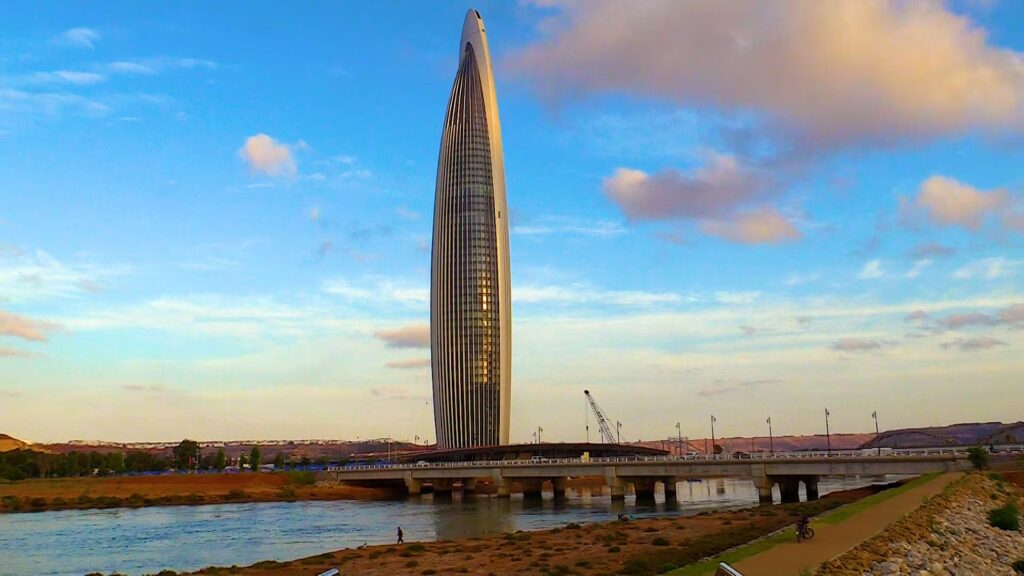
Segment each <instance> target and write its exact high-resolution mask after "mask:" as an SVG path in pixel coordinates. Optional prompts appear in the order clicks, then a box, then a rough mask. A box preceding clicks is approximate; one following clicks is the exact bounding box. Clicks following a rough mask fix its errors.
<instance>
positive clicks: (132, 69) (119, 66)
mask: <svg viewBox="0 0 1024 576" xmlns="http://www.w3.org/2000/svg"><path fill="white" fill-rule="evenodd" d="M107 69H108V70H110V71H111V72H116V73H119V74H141V75H146V76H148V75H150V74H156V70H154V69H153V67H152V66H147V65H145V64H140V63H138V62H111V63H110V64H107Z"/></svg>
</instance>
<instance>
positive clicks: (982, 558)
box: [816, 472, 1024, 576]
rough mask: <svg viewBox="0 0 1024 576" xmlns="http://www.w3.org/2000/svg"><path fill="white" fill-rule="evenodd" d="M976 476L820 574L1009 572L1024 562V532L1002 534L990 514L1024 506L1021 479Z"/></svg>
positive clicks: (875, 575) (1009, 575)
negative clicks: (1001, 508) (1016, 564)
mask: <svg viewBox="0 0 1024 576" xmlns="http://www.w3.org/2000/svg"><path fill="white" fill-rule="evenodd" d="M1011 475H1012V479H1013V480H1015V481H1016V482H1017V484H1016V485H1015V482H1012V481H1008V480H1007V479H1006V478H1005V477H1004V476H1002V475H1001V474H1000V473H977V472H975V473H971V474H968V475H966V476H964V477H962V478H961V479H959V480H958V481H956V482H954V483H952V484H950V485H949V486H947V487H946V489H945V490H943V491H942V493H940V494H938V495H936V496H935V497H933V498H930V499H929V500H927V501H926V502H925V503H923V504H922V505H921V506H920V507H919V508H917V509H916V510H915V511H913V512H911V513H910V514H908V515H907V516H905V517H904V518H903V519H901V520H899V521H898V522H895V523H894V524H892V525H891V526H890V527H889V528H887V529H886V530H884V531H882V532H881V533H879V534H878V535H876V536H874V537H873V538H870V539H868V540H865V541H864V542H863V543H861V544H860V545H858V546H857V547H855V548H853V549H852V550H850V551H849V552H847V553H845V554H842V555H841V556H839V557H837V558H835V559H833V560H831V561H829V562H827V563H825V564H823V565H822V566H821V568H820V569H819V570H818V572H817V573H816V574H818V575H819V576H846V575H850V576H862V575H872V576H890V575H897V574H992V575H999V574H1005V575H1007V576H1013V574H1015V571H1014V569H1013V567H1012V565H1013V564H1014V562H1024V532H1021V530H1020V529H1018V530H1003V529H1000V528H996V527H994V526H992V525H991V523H990V522H989V513H990V512H991V511H992V510H994V509H996V508H1000V507H1003V506H1005V505H1007V504H1008V503H1015V504H1016V506H1017V508H1021V507H1022V506H1021V504H1022V496H1024V491H1022V490H1021V486H1020V484H1019V483H1020V481H1021V480H1024V478H1021V475H1020V473H1019V472H1017V473H1011Z"/></svg>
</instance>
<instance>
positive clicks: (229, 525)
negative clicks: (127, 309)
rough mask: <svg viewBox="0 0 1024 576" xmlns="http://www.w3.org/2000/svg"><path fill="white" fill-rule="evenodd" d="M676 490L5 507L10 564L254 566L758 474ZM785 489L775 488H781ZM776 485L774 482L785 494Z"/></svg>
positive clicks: (674, 510) (633, 510)
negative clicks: (616, 495) (620, 495)
mask: <svg viewBox="0 0 1024 576" xmlns="http://www.w3.org/2000/svg"><path fill="white" fill-rule="evenodd" d="M865 484H867V482H866V481H858V480H855V479H848V480H824V479H823V480H822V481H821V483H820V485H819V490H820V491H821V493H822V494H825V493H828V492H832V491H835V490H843V489H848V488H855V487H859V486H864V485H865ZM678 490H679V492H678V502H676V503H668V504H666V503H665V501H664V499H663V497H662V495H661V493H660V492H659V494H658V496H657V499H656V501H655V503H654V504H653V505H652V504H641V505H637V503H636V502H635V499H634V498H633V497H627V498H626V501H625V502H621V501H618V502H613V501H612V500H611V498H610V497H609V496H607V495H606V494H600V493H599V492H598V491H596V490H595V492H594V493H593V494H592V493H591V492H590V490H589V489H584V490H582V491H580V492H574V491H572V490H570V491H568V494H567V498H566V499H565V500H564V501H560V502H557V503H556V502H555V501H554V500H553V499H552V498H551V495H550V494H545V498H544V500H543V501H539V502H537V501H524V500H523V499H522V498H521V497H520V496H513V498H511V499H500V498H495V497H486V496H478V497H470V498H466V499H463V498H461V497H459V496H458V495H456V496H455V497H454V498H452V499H450V500H446V501H445V500H440V499H439V500H437V501H435V500H434V499H433V498H432V497H431V496H423V497H420V498H413V499H409V500H396V501H383V502H380V501H377V502H359V501H349V500H335V501H327V502H262V503H251V504H217V505H206V506H165V507H153V508H137V509H128V508H120V509H110V510H66V511H60V512H39V513H20V514H0V575H2V576H29V575H32V576H35V575H39V574H47V575H54V576H57V575H77V576H81V575H82V574H86V573H89V572H103V573H111V572H120V573H122V574H128V575H131V576H135V575H139V574H148V573H156V572H159V571H160V570H162V569H165V568H169V569H171V570H177V571H186V570H196V569H199V568H203V567H205V566H211V565H221V566H230V565H232V564H238V565H240V566H245V565H247V564H252V563H254V562H258V561H260V560H291V559H295V558H301V557H304V556H311V555H314V554H320V553H323V552H327V551H331V550H337V549H340V548H349V547H355V546H359V545H361V544H369V545H374V544H386V543H390V542H393V541H394V533H395V529H396V527H397V526H401V527H402V529H403V530H404V532H405V539H406V541H414V540H424V541H429V540H451V539H456V538H466V537H474V536H485V535H490V534H500V533H504V532H513V531H516V530H542V529H545V528H554V527H557V526H562V525H565V524H566V523H568V522H581V523H582V522H600V521H607V520H611V519H614V518H615V516H616V515H617V514H618V513H620V512H625V513H627V514H631V515H633V516H636V517H638V518H641V517H649V516H665V515H678V514H687V515H689V514H697V513H699V512H701V511H704V510H711V509H725V508H743V507H748V506H756V505H757V491H756V490H755V488H754V486H753V484H752V483H751V482H750V481H743V480H733V479H728V478H725V479H713V480H705V481H702V482H684V483H680V484H679V487H678ZM777 490H778V489H777V488H776V491H777ZM777 500H778V494H776V501H777Z"/></svg>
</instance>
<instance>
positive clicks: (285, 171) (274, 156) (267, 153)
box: [238, 134, 297, 177]
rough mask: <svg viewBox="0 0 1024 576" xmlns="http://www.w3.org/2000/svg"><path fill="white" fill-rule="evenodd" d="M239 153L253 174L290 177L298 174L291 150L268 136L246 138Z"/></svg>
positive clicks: (257, 135)
mask: <svg viewBox="0 0 1024 576" xmlns="http://www.w3.org/2000/svg"><path fill="white" fill-rule="evenodd" d="M238 153H239V154H240V155H241V156H242V158H243V159H245V161H246V162H247V163H248V164H249V169H250V170H251V171H253V172H261V173H263V174H266V175H268V176H289V177H291V176H295V174H296V171H297V168H296V166H295V159H294V158H293V157H292V152H291V150H290V149H289V148H288V146H286V145H284V144H281V143H279V142H278V141H276V140H274V139H273V138H271V137H270V136H267V135H266V134H256V135H255V136H250V137H248V138H246V140H245V145H244V146H242V148H241V149H240V150H239V151H238Z"/></svg>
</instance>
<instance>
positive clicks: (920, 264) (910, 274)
mask: <svg viewBox="0 0 1024 576" xmlns="http://www.w3.org/2000/svg"><path fill="white" fill-rule="evenodd" d="M931 265H932V261H931V260H918V261H917V262H914V265H913V266H912V267H911V268H910V270H908V271H907V274H906V277H907V278H917V277H918V276H920V275H921V273H922V272H924V271H925V270H926V269H927V268H928V267H929V266H931Z"/></svg>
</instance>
